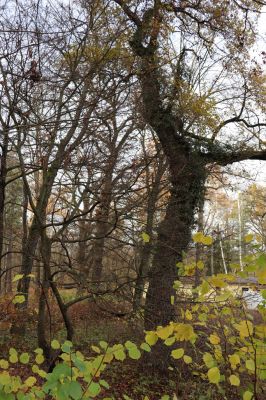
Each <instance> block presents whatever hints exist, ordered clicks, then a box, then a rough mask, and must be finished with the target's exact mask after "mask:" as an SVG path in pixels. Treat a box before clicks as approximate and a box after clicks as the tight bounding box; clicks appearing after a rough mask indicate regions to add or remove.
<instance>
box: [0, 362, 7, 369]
mask: <svg viewBox="0 0 266 400" xmlns="http://www.w3.org/2000/svg"><path fill="white" fill-rule="evenodd" d="M8 367H9V362H8V361H6V360H0V368H3V369H8Z"/></svg>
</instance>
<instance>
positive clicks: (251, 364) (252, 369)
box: [246, 359, 255, 372]
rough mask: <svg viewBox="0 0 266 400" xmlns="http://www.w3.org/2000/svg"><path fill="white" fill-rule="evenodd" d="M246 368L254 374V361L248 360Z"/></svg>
mask: <svg viewBox="0 0 266 400" xmlns="http://www.w3.org/2000/svg"><path fill="white" fill-rule="evenodd" d="M246 368H247V369H248V370H249V371H252V372H254V371H255V362H254V360H252V359H249V360H247V361H246Z"/></svg>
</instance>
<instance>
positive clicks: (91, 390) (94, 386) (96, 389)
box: [88, 382, 101, 397]
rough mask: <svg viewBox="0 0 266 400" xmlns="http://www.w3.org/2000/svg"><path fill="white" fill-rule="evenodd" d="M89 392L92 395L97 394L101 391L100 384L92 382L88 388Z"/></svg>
mask: <svg viewBox="0 0 266 400" xmlns="http://www.w3.org/2000/svg"><path fill="white" fill-rule="evenodd" d="M88 390H89V393H90V395H91V396H92V397H96V396H98V394H99V393H100V391H101V386H100V385H99V383H97V382H92V383H91V384H90V386H89V388H88Z"/></svg>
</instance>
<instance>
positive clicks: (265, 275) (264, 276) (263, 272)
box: [256, 268, 266, 285]
mask: <svg viewBox="0 0 266 400" xmlns="http://www.w3.org/2000/svg"><path fill="white" fill-rule="evenodd" d="M256 275H257V279H258V282H259V283H260V284H261V285H264V284H266V268H262V269H260V270H258V271H257V273H256Z"/></svg>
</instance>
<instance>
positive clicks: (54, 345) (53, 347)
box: [51, 339, 61, 350]
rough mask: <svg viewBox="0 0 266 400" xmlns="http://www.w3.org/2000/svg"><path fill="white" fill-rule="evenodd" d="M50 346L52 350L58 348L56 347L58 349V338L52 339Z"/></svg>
mask: <svg viewBox="0 0 266 400" xmlns="http://www.w3.org/2000/svg"><path fill="white" fill-rule="evenodd" d="M51 347H52V349H54V350H58V349H60V347H61V346H60V343H59V342H58V340H55V339H54V340H52V342H51Z"/></svg>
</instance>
